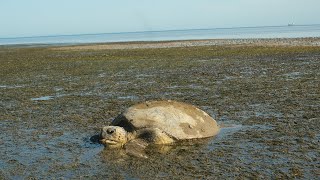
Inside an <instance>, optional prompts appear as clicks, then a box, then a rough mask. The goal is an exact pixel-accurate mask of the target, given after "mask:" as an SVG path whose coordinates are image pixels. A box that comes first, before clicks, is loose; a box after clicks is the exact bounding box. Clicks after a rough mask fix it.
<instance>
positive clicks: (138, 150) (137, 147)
mask: <svg viewBox="0 0 320 180" xmlns="http://www.w3.org/2000/svg"><path fill="white" fill-rule="evenodd" d="M147 146H148V143H147V142H146V141H144V140H142V139H133V140H131V141H129V142H128V143H126V144H125V146H124V148H125V151H126V153H127V154H128V155H131V156H135V157H139V158H148V156H147V154H146V152H145V149H146V147H147Z"/></svg>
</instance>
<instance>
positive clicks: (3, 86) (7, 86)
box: [0, 85, 23, 89]
mask: <svg viewBox="0 0 320 180" xmlns="http://www.w3.org/2000/svg"><path fill="white" fill-rule="evenodd" d="M22 87H23V86H18V85H17V86H10V85H0V88H4V89H14V88H22Z"/></svg>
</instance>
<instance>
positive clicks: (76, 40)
mask: <svg viewBox="0 0 320 180" xmlns="http://www.w3.org/2000/svg"><path fill="white" fill-rule="evenodd" d="M312 37H318V38H319V37H320V25H294V26H264V27H237V28H215V29H191V30H166V31H141V32H124V33H101V34H80V35H57V36H38V37H20V38H0V45H8V46H9V45H29V46H52V45H54V46H57V45H58V46H69V45H80V44H95V43H98V44H101V43H128V42H134V43H135V42H166V41H190V40H203V41H205V40H208V39H210V40H221V39H226V40H241V39H273V38H277V39H278V38H284V39H288V38H290V39H292V38H293V39H296V38H312Z"/></svg>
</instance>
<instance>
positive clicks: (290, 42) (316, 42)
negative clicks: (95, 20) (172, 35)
mask: <svg viewBox="0 0 320 180" xmlns="http://www.w3.org/2000/svg"><path fill="white" fill-rule="evenodd" d="M232 45H234V46H320V38H290V39H288V38H279V39H211V40H210V39H208V40H183V41H164V42H161V41H155V42H129V43H127V42H122V43H102V44H89V45H87V44H84V45H74V46H67V47H56V48H53V49H55V50H104V49H149V48H153V49H154V48H176V47H194V46H232Z"/></svg>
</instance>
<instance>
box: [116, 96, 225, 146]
mask: <svg viewBox="0 0 320 180" xmlns="http://www.w3.org/2000/svg"><path fill="white" fill-rule="evenodd" d="M111 124H112V125H115V126H122V127H124V128H125V129H126V130H127V131H129V132H130V131H135V130H139V129H143V128H158V129H160V130H162V131H164V132H165V133H167V134H168V135H169V136H171V137H173V138H175V139H177V140H183V139H193V138H205V137H211V136H214V135H216V134H218V132H219V127H218V125H217V122H216V121H215V120H214V119H213V118H211V117H210V116H209V115H208V114H207V113H205V112H204V111H202V110H200V109H199V108H197V107H195V106H193V105H190V104H186V103H182V102H177V101H171V100H169V101H147V102H145V103H141V104H137V105H134V106H131V107H129V108H128V109H127V110H126V111H125V112H123V113H122V114H121V115H119V116H118V117H117V118H115V119H114V121H113V122H112V123H111Z"/></svg>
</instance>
